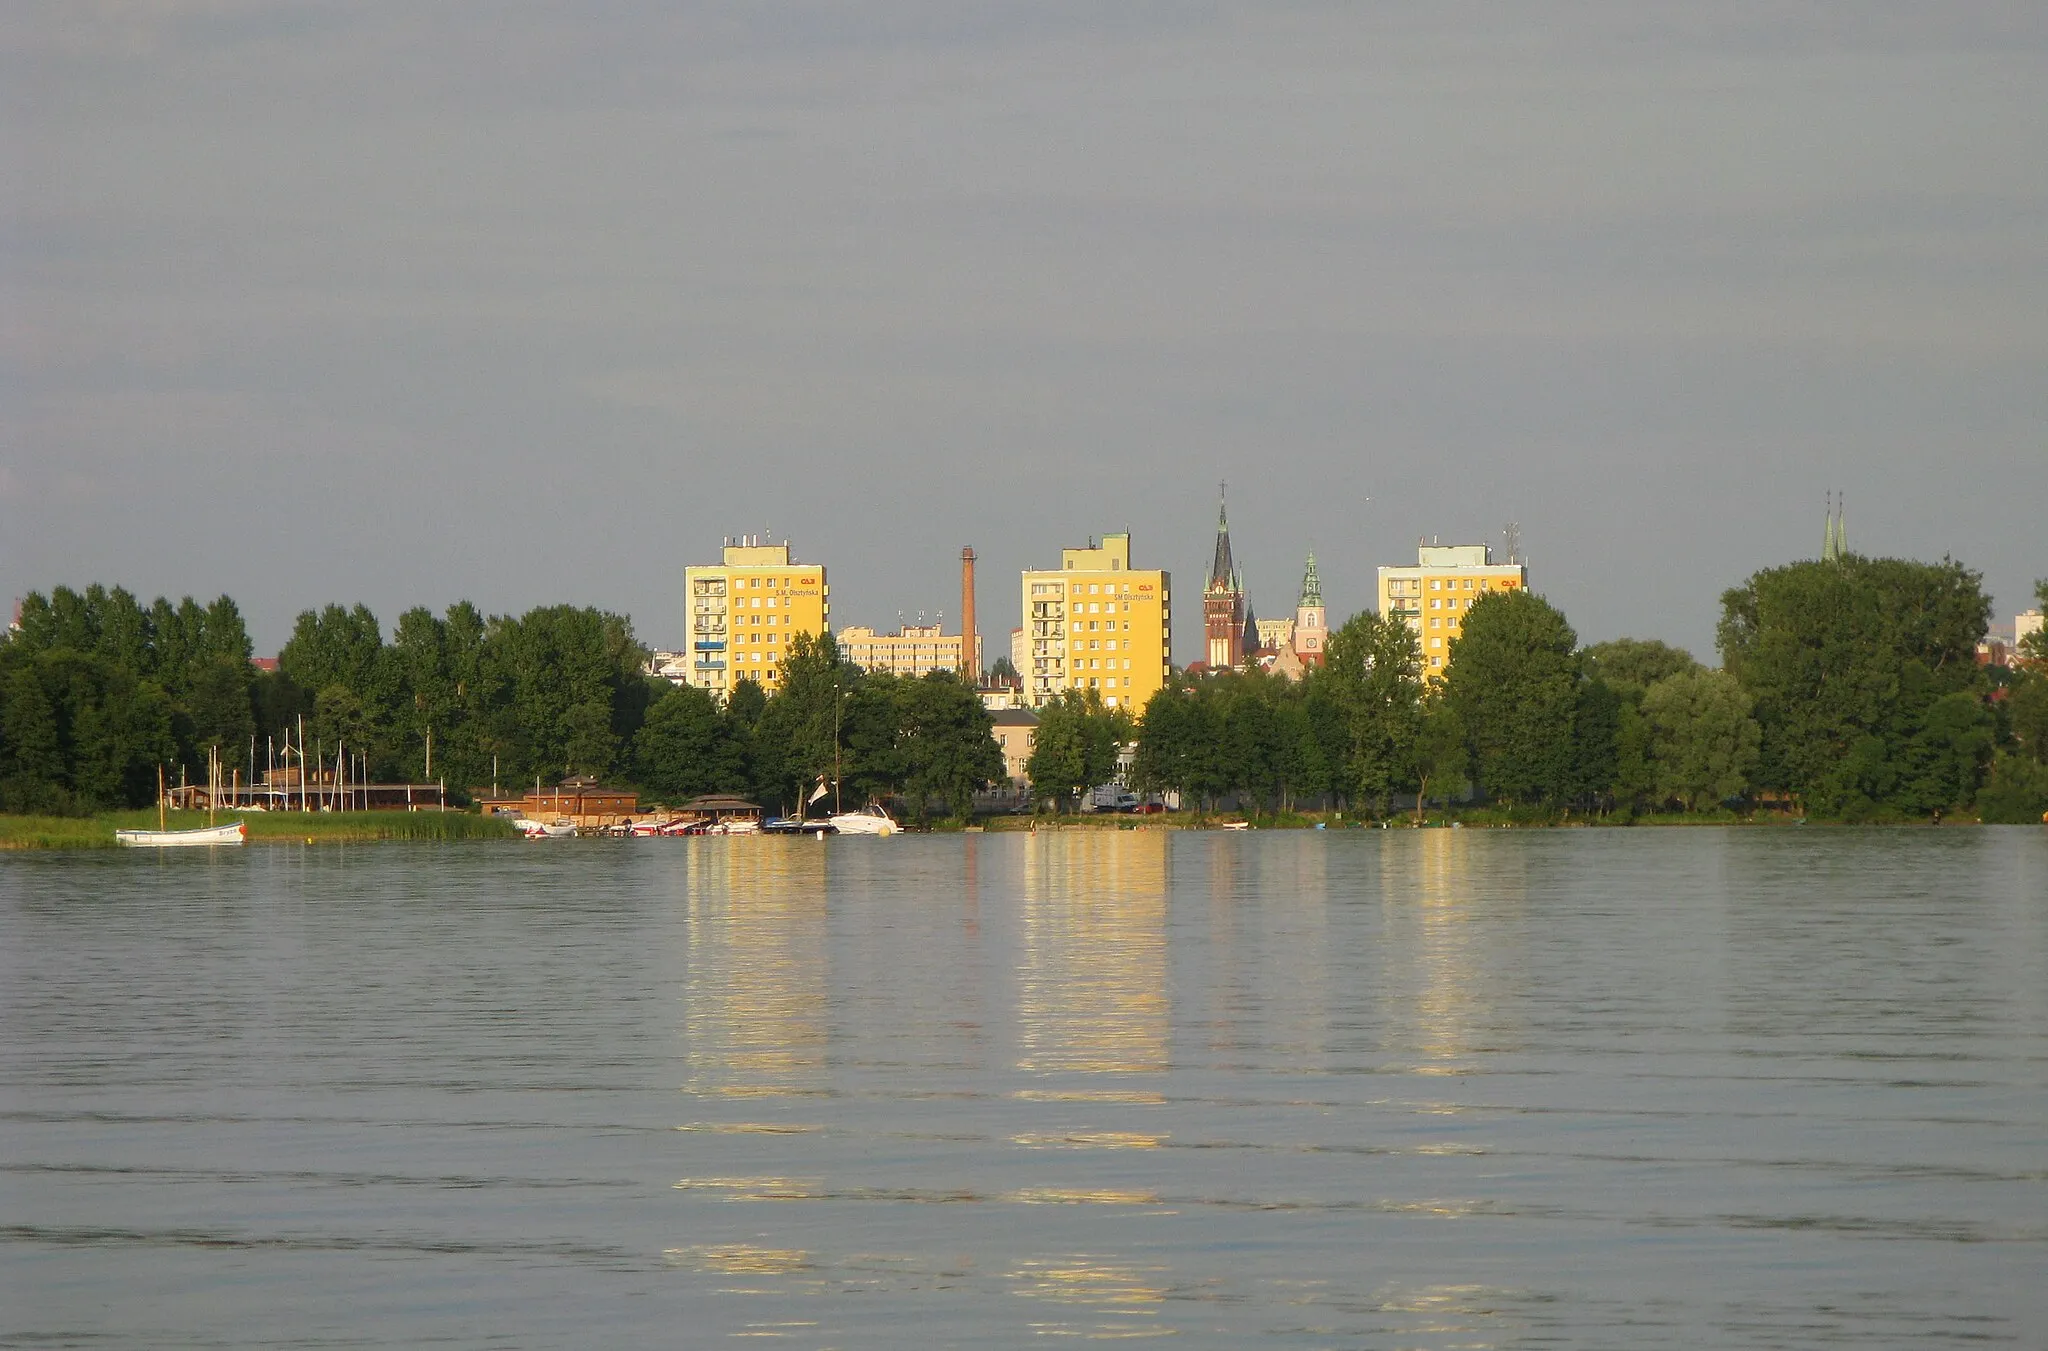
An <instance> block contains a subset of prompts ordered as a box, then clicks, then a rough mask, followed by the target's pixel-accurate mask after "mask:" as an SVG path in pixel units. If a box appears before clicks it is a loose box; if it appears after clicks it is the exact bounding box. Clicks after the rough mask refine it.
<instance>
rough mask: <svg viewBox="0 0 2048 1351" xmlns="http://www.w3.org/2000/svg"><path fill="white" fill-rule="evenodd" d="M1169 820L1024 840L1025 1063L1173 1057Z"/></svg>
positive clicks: (1021, 994) (1020, 994)
mask: <svg viewBox="0 0 2048 1351" xmlns="http://www.w3.org/2000/svg"><path fill="white" fill-rule="evenodd" d="M1167 844H1168V833H1167V832H1165V831H1130V832H1121V831H1120V832H1115V833H1111V832H1106V831H1093V830H1074V831H1047V832H1042V833H1040V834H1038V835H1035V836H1034V837H1032V838H1031V839H1030V840H1029V842H1028V843H1027V845H1026V847H1025V850H1024V861H1023V873H1024V876H1023V905H1022V914H1021V926H1020V931H1021V954H1020V956H1019V959H1018V968H1017V1066H1018V1068H1019V1069H1023V1070H1027V1071H1039V1072H1060V1071H1066V1072H1075V1073H1119V1072H1120V1073H1157V1072H1160V1071H1163V1070H1164V1069H1166V1067H1167V1060H1168V1052H1169V1037H1168V1020H1169V1013H1170V1010H1169V1007H1168V1002H1167V995H1166V975H1167V967H1166V893H1167V882H1168V875H1169V874H1168V867H1167V856H1168V855H1167Z"/></svg>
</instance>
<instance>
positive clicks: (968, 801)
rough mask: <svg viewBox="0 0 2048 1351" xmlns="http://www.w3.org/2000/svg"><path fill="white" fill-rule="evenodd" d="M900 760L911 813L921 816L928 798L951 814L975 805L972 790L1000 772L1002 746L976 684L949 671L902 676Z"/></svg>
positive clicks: (920, 820) (983, 784) (960, 814)
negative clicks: (908, 678) (914, 677)
mask: <svg viewBox="0 0 2048 1351" xmlns="http://www.w3.org/2000/svg"><path fill="white" fill-rule="evenodd" d="M899 699H900V709H901V715H900V726H901V733H900V739H899V743H898V744H899V749H900V757H901V758H900V763H901V766H902V773H903V792H904V796H905V798H906V799H907V800H908V802H909V804H910V811H911V815H912V816H913V817H915V818H916V819H917V820H918V821H919V822H922V821H923V820H924V819H925V816H926V813H927V809H928V805H929V803H931V802H932V801H938V802H940V803H942V804H943V805H944V806H945V808H946V809H947V810H948V811H950V812H951V813H952V814H953V815H955V816H965V815H967V813H968V812H970V811H972V810H973V807H974V793H975V790H976V789H978V788H983V787H986V786H987V785H989V784H991V783H993V782H995V781H996V780H997V779H999V778H1001V777H1002V775H1003V748H1002V747H1001V746H998V745H997V744H996V739H995V731H994V728H995V724H994V722H993V721H992V720H991V719H990V718H989V715H988V710H987V709H985V708H983V707H982V705H981V698H980V696H979V695H977V694H976V693H975V692H974V687H973V686H972V685H970V684H968V683H967V682H966V681H964V680H962V679H961V678H960V677H958V676H956V675H954V674H953V673H952V672H950V671H932V672H930V673H928V674H926V675H923V676H921V677H919V678H918V679H916V680H906V681H904V682H902V684H901V686H900V690H899Z"/></svg>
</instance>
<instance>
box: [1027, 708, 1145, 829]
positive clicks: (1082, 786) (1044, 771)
mask: <svg viewBox="0 0 2048 1351" xmlns="http://www.w3.org/2000/svg"><path fill="white" fill-rule="evenodd" d="M1120 713H1121V710H1118V709H1110V708H1105V707H1104V706H1103V703H1102V696H1101V695H1099V694H1097V693H1096V692H1095V691H1093V690H1089V691H1087V692H1085V693H1084V692H1082V691H1080V690H1067V691H1065V692H1064V693H1062V694H1060V695H1059V696H1058V697H1057V698H1055V699H1053V700H1052V701H1050V702H1049V703H1047V704H1045V705H1044V706H1043V707H1041V708H1040V709H1039V710H1038V730H1037V732H1036V734H1035V735H1034V736H1033V738H1032V743H1031V758H1030V759H1029V760H1027V761H1026V762H1025V765H1024V772H1025V774H1026V775H1028V776H1029V777H1030V779H1031V791H1032V793H1033V794H1034V795H1035V796H1037V797H1038V798H1039V799H1040V800H1041V801H1044V802H1051V803H1053V804H1054V805H1055V806H1056V807H1057V806H1061V805H1063V804H1065V803H1067V802H1069V801H1073V800H1076V799H1078V798H1079V797H1080V795H1081V794H1082V793H1084V792H1086V791H1087V790H1088V789H1090V788H1092V787H1094V786H1095V785H1097V784H1101V783H1107V782H1108V781H1109V778H1110V776H1111V775H1112V774H1113V773H1115V771H1116V757H1117V746H1118V743H1119V742H1120V741H1122V740H1123V739H1124V738H1125V737H1127V736H1128V735H1129V733H1130V722H1129V719H1128V718H1125V717H1121V716H1119V714H1120Z"/></svg>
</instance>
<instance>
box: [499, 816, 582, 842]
mask: <svg viewBox="0 0 2048 1351" xmlns="http://www.w3.org/2000/svg"><path fill="white" fill-rule="evenodd" d="M512 824H513V825H514V826H516V827H518V829H519V833H520V834H521V835H524V836H525V837H526V838H527V839H529V840H566V839H569V838H571V837H573V836H574V835H575V834H576V823H575V822H573V821H529V820H527V819H526V818H525V817H523V816H521V817H518V818H516V819H515V820H514V821H513V822H512Z"/></svg>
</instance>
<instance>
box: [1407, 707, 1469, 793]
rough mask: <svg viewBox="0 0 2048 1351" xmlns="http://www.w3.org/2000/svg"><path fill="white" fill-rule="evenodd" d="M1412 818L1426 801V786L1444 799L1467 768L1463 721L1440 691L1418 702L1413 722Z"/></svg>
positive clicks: (1467, 753)
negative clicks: (1417, 710) (1413, 800)
mask: <svg viewBox="0 0 2048 1351" xmlns="http://www.w3.org/2000/svg"><path fill="white" fill-rule="evenodd" d="M1412 753H1413V755H1414V759H1415V776H1416V784H1415V787H1416V792H1415V819H1416V820H1418V821H1419V820H1421V819H1422V814H1423V811H1424V809H1425V808H1426V807H1427V806H1428V804H1429V794H1430V789H1432V788H1434V789H1436V790H1437V795H1438V796H1439V797H1443V798H1446V799H1448V797H1449V796H1450V793H1451V792H1452V791H1455V790H1456V788H1457V787H1458V785H1459V784H1461V783H1463V782H1464V781H1465V778H1466V776H1467V775H1468V774H1469V773H1470V772H1471V752H1470V751H1469V750H1468V749H1467V746H1466V736H1465V725H1464V723H1463V722H1461V721H1460V720H1459V718H1458V710H1457V709H1456V708H1455V707H1454V706H1453V705H1452V704H1451V703H1450V701H1449V700H1447V699H1445V698H1443V697H1442V696H1441V695H1431V696H1430V697H1429V698H1427V699H1425V700H1424V701H1423V703H1422V707H1421V710H1420V715H1419V716H1418V718H1417V721H1416V726H1415V746H1414V750H1413V752H1412Z"/></svg>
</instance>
